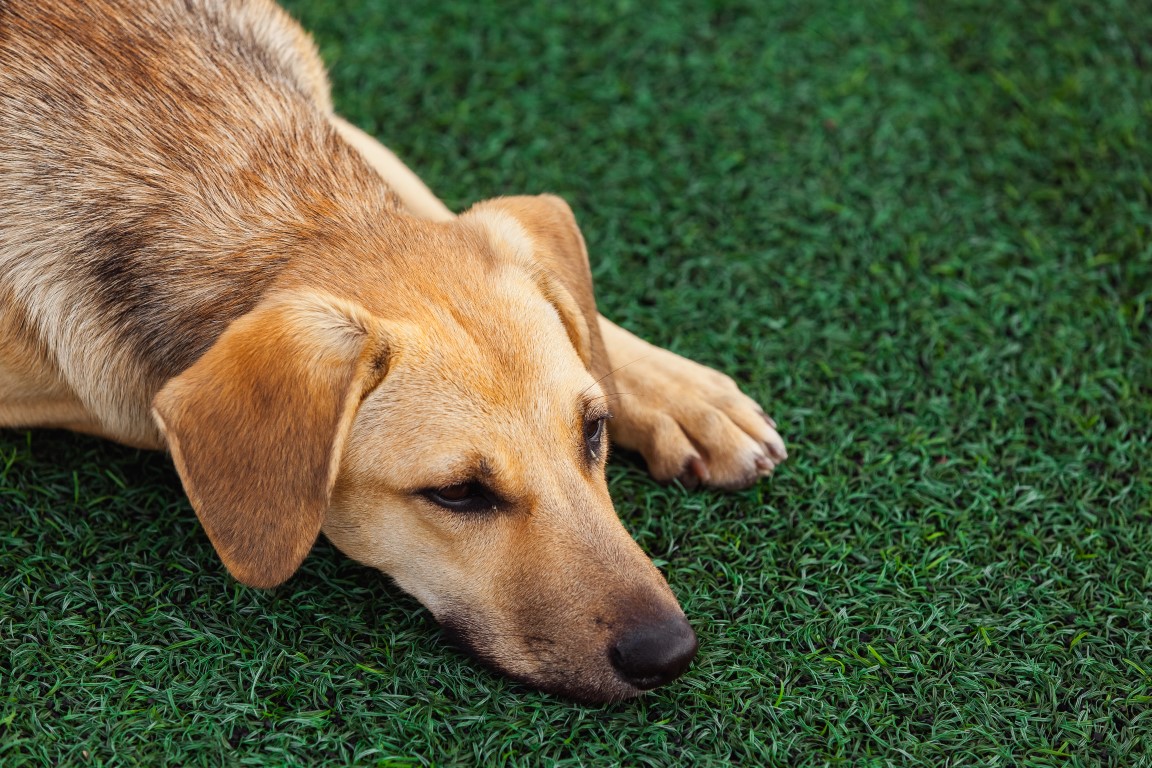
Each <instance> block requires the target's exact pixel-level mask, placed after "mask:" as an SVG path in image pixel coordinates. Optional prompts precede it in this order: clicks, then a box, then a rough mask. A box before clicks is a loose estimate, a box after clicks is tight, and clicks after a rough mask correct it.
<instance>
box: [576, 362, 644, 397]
mask: <svg viewBox="0 0 1152 768" xmlns="http://www.w3.org/2000/svg"><path fill="white" fill-rule="evenodd" d="M648 357H649V355H644V356H642V357H638V358H636V359H635V360H631V361H629V362H627V363H624V365H620V366H617V367H616V368H613V369H612V370H610V371H608V373H606V374H604V375H603V376H601V377H600V378H598V379H596V381H594V382H592V383H591V384H589V385H588V386H586V387H584V390H583V391H582V392H581V393H580V394H581V395H583V394H584V393H585V392H587V391H588V390H590V389H592V387H594V386H596V385H597V384H599V383H600V382H602V381H604V379H606V378H608V377H609V376H611V375H612V374H614V373H616V372H618V371H622V370H624V369H625V368H627V367H628V366H630V365H633V364H635V363H638V362H640V361H641V360H644V359H646V358H648Z"/></svg>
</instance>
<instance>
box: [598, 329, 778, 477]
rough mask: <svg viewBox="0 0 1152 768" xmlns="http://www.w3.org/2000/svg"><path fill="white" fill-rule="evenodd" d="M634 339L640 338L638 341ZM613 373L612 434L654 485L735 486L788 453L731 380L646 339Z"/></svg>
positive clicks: (771, 426) (772, 426)
mask: <svg viewBox="0 0 1152 768" xmlns="http://www.w3.org/2000/svg"><path fill="white" fill-rule="evenodd" d="M635 341H639V339H636V340H635ZM640 343H641V344H643V345H644V347H646V349H643V350H641V349H639V348H637V347H636V346H632V345H631V344H630V345H629V346H630V347H632V348H631V349H630V350H629V352H630V353H633V354H636V353H640V354H638V355H637V356H636V357H635V359H633V360H631V361H626V362H624V363H623V364H622V365H620V367H619V368H618V369H617V370H616V372H615V373H614V374H613V378H614V380H615V382H616V388H617V390H618V391H619V392H620V396H619V398H617V403H618V404H617V405H616V407H615V410H616V411H617V413H616V418H615V419H614V420H613V422H612V425H611V429H612V434H613V438H614V439H615V441H616V442H617V443H618V444H620V445H622V446H623V447H625V448H630V449H632V450H636V451H639V452H640V453H641V454H642V455H643V456H644V458H645V460H646V461H647V462H648V470H649V472H651V473H652V476H653V477H655V478H656V479H657V480H661V481H664V482H670V481H672V480H675V479H678V480H680V481H681V482H682V483H684V484H685V485H686V486H689V487H695V486H697V485H700V484H703V485H706V486H712V487H715V488H724V489H738V488H746V487H748V486H750V485H752V484H754V483H755V482H756V481H757V480H759V479H760V478H761V477H764V476H765V475H769V474H771V473H772V471H773V470H774V469H776V467H777V465H779V464H780V463H781V462H782V461H784V459H786V458H788V452H787V450H786V449H785V447H784V441H783V440H782V439H781V438H780V435H779V433H777V431H776V423H775V422H774V421H772V419H771V418H770V417H769V416H767V415H766V414H765V413H764V411H763V409H761V407H760V406H759V405H758V404H757V403H756V401H754V400H752V398H750V397H748V396H747V395H745V394H744V393H743V392H741V391H740V388H739V387H737V386H736V383H735V382H733V381H732V379H730V378H729V377H727V376H725V375H724V374H722V373H719V372H718V371H714V370H712V369H711V368H707V367H705V366H703V365H700V364H699V363H694V362H692V361H691V360H688V359H686V358H683V357H680V356H679V355H677V354H674V353H672V352H669V351H667V350H665V349H660V348H659V347H655V346H653V345H651V344H647V343H646V342H640Z"/></svg>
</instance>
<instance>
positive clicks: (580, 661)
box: [438, 609, 698, 704]
mask: <svg viewBox="0 0 1152 768" xmlns="http://www.w3.org/2000/svg"><path fill="white" fill-rule="evenodd" d="M438 620H439V622H440V624H441V626H442V628H443V631H444V636H445V638H446V639H447V640H448V641H449V643H451V644H452V645H454V646H456V647H457V648H459V649H460V650H462V651H464V652H465V653H467V654H468V655H470V656H472V657H473V658H475V659H476V660H477V661H479V662H481V663H482V664H484V665H485V666H487V667H489V668H490V669H492V670H494V671H496V672H498V673H500V674H502V675H505V676H507V677H510V678H512V679H513V680H516V681H518V682H520V683H524V684H525V685H528V686H530V687H532V688H535V689H537V690H541V691H544V692H545V693H551V694H555V695H558V696H562V697H564V698H568V699H573V700H576V701H579V702H583V703H586V704H605V703H609V702H613V701H620V700H622V699H629V698H633V697H635V696H638V695H640V694H641V693H643V692H644V691H649V690H652V689H653V688H658V687H660V686H662V685H666V684H668V683H670V682H672V681H673V680H675V679H676V678H678V677H680V676H681V675H682V674H684V672H685V671H687V669H688V667H689V666H690V664H691V662H692V659H693V658H694V657H695V656H696V651H697V648H698V641H697V639H696V633H695V632H694V631H693V630H692V627H691V626H690V625H689V624H688V622H687V620H686V619H685V618H684V616H683V615H682V614H678V613H677V614H672V615H666V616H664V617H661V618H659V619H657V620H656V621H634V622H629V623H628V624H626V625H625V626H624V628H623V629H616V630H615V631H612V632H603V631H595V630H596V629H597V628H598V627H596V625H595V623H594V622H589V623H590V624H592V625H593V631H592V632H587V631H581V628H579V627H577V628H573V631H572V632H570V633H564V634H563V635H562V636H561V637H563V638H564V639H558V638H556V637H551V636H544V635H541V634H538V633H537V630H533V632H529V633H503V632H500V633H497V632H493V631H491V630H489V629H487V628H486V627H485V624H486V622H482V621H478V620H477V619H476V618H475V617H474V615H472V614H469V613H467V612H466V611H463V610H460V609H454V610H451V611H448V612H446V613H444V614H443V615H442V616H440V617H439V618H438ZM589 635H591V637H589Z"/></svg>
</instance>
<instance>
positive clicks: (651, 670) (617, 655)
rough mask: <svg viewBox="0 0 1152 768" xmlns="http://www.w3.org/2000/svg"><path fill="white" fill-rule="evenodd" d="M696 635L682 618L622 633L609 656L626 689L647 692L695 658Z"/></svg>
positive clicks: (662, 621) (669, 679) (642, 626)
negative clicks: (628, 687)
mask: <svg viewBox="0 0 1152 768" xmlns="http://www.w3.org/2000/svg"><path fill="white" fill-rule="evenodd" d="M697 647H698V643H697V641H696V633H695V632H693V631H692V627H691V626H689V624H688V621H687V620H686V619H685V618H684V617H683V616H675V617H673V618H668V619H662V620H659V621H655V622H649V623H645V624H641V625H638V626H633V627H629V628H627V629H625V630H624V631H623V632H621V633H620V635H619V636H618V637H617V638H616V642H615V643H614V644H613V646H612V649H611V651H609V656H610V657H611V659H612V666H613V667H615V668H616V671H617V672H618V673H619V674H620V676H621V677H622V678H624V680H625V681H626V682H628V683H629V684H630V685H633V686H635V687H637V688H640V689H641V690H648V689H649V688H655V687H657V686H659V685H664V684H665V683H668V682H671V681H672V680H675V679H676V678H677V677H679V676H680V675H682V674H684V671H685V670H686V669H688V665H689V664H690V663H691V661H692V659H693V658H694V657H695V656H696V648H697Z"/></svg>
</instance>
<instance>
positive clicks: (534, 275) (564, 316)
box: [0, 0, 784, 700]
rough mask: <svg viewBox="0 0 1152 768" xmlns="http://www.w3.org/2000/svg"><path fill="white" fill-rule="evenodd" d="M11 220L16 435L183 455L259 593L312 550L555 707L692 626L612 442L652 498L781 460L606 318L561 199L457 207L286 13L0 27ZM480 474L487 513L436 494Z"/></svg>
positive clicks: (602, 693) (14, 21) (215, 537)
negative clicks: (363, 572)
mask: <svg viewBox="0 0 1152 768" xmlns="http://www.w3.org/2000/svg"><path fill="white" fill-rule="evenodd" d="M0 210H2V211H3V214H2V215H0V427H3V426H7V427H37V426H51V427H65V428H69V429H75V430H79V431H84V432H90V433H93V434H98V435H103V436H105V437H108V438H110V439H113V440H118V441H120V442H124V443H127V444H130V445H136V446H141V447H147V448H156V449H167V450H169V451H170V452H171V454H172V456H173V460H174V462H175V464H176V468H177V470H178V472H179V474H180V477H181V480H182V482H183V484H184V487H185V489H186V491H187V493H188V496H189V499H190V500H191V502H192V505H193V507H194V508H195V510H196V513H197V515H198V516H199V517H200V519H201V521H202V522H203V525H204V528H205V530H206V531H207V533H208V536H209V538H210V540H211V541H212V544H213V546H214V547H215V548H216V550H217V551H218V552H219V554H220V556H221V558H222V559H223V561H224V563H225V565H226V566H227V567H228V569H229V570H230V571H231V572H232V573H233V574H234V575H235V576H236V577H237V578H238V579H240V580H242V581H244V582H245V583H248V584H252V585H256V586H273V585H276V584H279V583H280V582H282V581H284V580H285V579H287V578H288V577H289V576H290V575H291V574H292V572H293V571H294V570H295V569H296V568H297V566H298V565H299V563H300V562H301V560H302V559H303V558H304V557H305V556H306V555H307V552H308V550H309V549H310V547H311V545H312V543H313V541H314V540H315V538H316V536H317V533H318V531H319V530H321V529H322V530H323V531H324V533H325V534H326V535H327V536H328V537H329V538H330V539H331V540H332V541H333V542H334V543H335V544H336V545H337V546H339V547H340V548H341V549H342V550H343V551H344V552H346V553H348V554H349V555H350V556H352V557H354V558H356V559H357V560H360V561H361V562H364V563H367V564H369V565H372V566H375V567H377V568H380V569H381V570H383V571H384V572H386V573H388V574H390V575H391V576H392V577H393V578H394V579H395V580H396V581H397V582H398V583H399V584H400V585H401V586H402V587H403V588H404V589H406V590H408V591H409V592H411V593H412V594H414V595H415V596H416V597H418V598H419V599H420V600H421V601H422V602H423V603H424V604H425V605H427V606H428V608H429V609H430V610H431V611H432V612H433V614H434V615H436V617H437V618H438V619H440V620H441V621H443V622H444V623H445V624H446V626H448V627H449V628H450V629H452V630H453V631H455V632H456V633H457V634H458V635H459V636H460V637H461V639H462V642H464V643H465V644H466V645H468V646H469V647H471V648H472V649H473V650H474V651H475V652H476V653H477V654H478V655H479V656H480V657H481V658H483V659H485V660H487V661H488V662H490V663H491V664H493V665H494V666H496V667H498V668H499V669H502V670H503V671H505V672H507V673H508V674H511V675H513V676H515V677H517V678H519V679H522V680H525V681H527V682H529V683H531V684H533V685H537V686H539V687H543V688H546V689H549V690H555V691H558V692H562V693H565V694H567V695H571V696H577V697H581V698H586V699H590V700H608V699H614V698H620V697H624V696H630V695H634V694H636V693H637V692H638V687H637V686H638V685H641V684H640V683H638V682H637V683H635V684H634V683H633V682H630V681H629V680H625V679H623V678H621V677H620V675H619V674H617V672H616V671H614V668H613V664H612V663H610V661H609V656H610V653H609V651H610V650H611V649H613V648H614V647H615V646H614V645H613V643H617V642H619V638H620V637H621V632H623V631H625V630H627V629H628V628H629V627H635V626H641V625H644V626H647V625H656V624H659V622H661V621H665V620H666V619H668V617H673V618H674V619H675V620H676V621H681V622H682V614H681V612H680V609H679V606H678V605H677V604H676V600H675V598H674V597H673V595H672V593H671V591H670V590H669V588H668V586H667V584H666V583H665V581H664V579H663V577H662V576H661V575H660V573H659V572H658V571H657V570H656V569H655V568H654V567H653V566H652V564H651V562H650V561H649V560H648V559H647V557H645V556H644V554H643V553H642V552H641V551H640V549H639V547H638V546H637V545H636V544H635V542H633V541H632V539H631V538H630V537H629V536H628V534H627V532H626V531H625V529H624V527H623V526H622V525H621V524H620V521H619V520H618V518H617V517H616V514H615V512H614V511H613V508H612V503H611V499H610V498H609V496H608V490H607V486H606V484H605V481H604V471H603V467H604V460H605V454H606V451H607V445H606V444H600V443H590V442H589V441H588V438H587V435H588V434H589V430H590V429H591V428H592V427H594V426H595V424H596V422H597V420H598V419H600V418H602V417H604V416H607V415H609V412H610V411H612V412H614V414H615V417H616V418H615V421H614V423H613V432H614V435H615V437H616V439H617V440H618V441H619V443H620V444H622V445H624V446H625V447H630V448H634V449H637V450H640V451H642V452H643V453H644V455H645V457H646V459H647V460H648V462H649V465H650V467H651V468H652V470H653V473H654V474H655V475H656V476H657V477H659V478H661V479H671V478H673V477H682V478H683V479H686V480H689V479H696V480H703V481H705V482H709V483H712V484H714V485H718V486H723V487H737V486H742V485H747V484H749V483H751V482H754V481H755V480H756V479H757V478H758V477H759V476H761V475H763V474H766V473H768V472H770V471H771V470H772V469H773V468H774V467H775V465H776V463H778V462H779V461H780V460H782V459H783V458H784V447H783V443H782V442H781V441H780V438H779V436H778V435H777V434H776V432H775V430H774V428H773V425H771V424H770V423H769V422H768V421H767V420H766V417H764V416H763V415H762V413H761V412H760V410H759V407H758V406H756V404H755V403H754V402H752V401H751V400H749V399H748V398H746V397H745V396H744V395H742V394H740V393H739V391H738V390H737V389H736V387H735V385H734V384H732V382H731V380H730V379H727V377H724V376H722V375H721V374H717V373H715V372H713V371H709V370H708V369H706V368H703V367H702V366H698V365H696V364H695V363H691V362H690V361H687V360H684V359H683V358H679V357H677V356H675V355H672V354H671V353H669V352H665V351H664V350H659V349H658V348H655V347H652V346H651V345H648V344H646V343H645V342H643V341H640V340H639V339H637V338H635V337H634V336H632V335H631V334H629V333H627V332H626V331H624V330H622V329H620V328H619V327H617V326H615V325H613V324H611V323H609V322H608V321H607V320H605V319H604V318H602V317H600V316H599V315H598V313H597V311H596V304H595V297H594V295H593V290H592V283H591V274H590V271H589V266H588V254H587V251H586V249H585V245H584V240H583V238H582V236H581V234H580V230H579V228H578V226H577V225H576V220H575V217H574V216H573V214H572V211H571V210H570V209H569V208H568V206H567V204H565V203H564V202H563V201H561V200H559V199H558V198H554V197H549V196H542V197H521V198H515V197H514V198H497V199H495V200H490V201H487V202H484V203H480V204H478V205H476V206H474V207H473V208H472V209H471V210H470V211H468V212H465V213H464V214H462V215H460V216H454V215H453V214H452V213H451V212H450V211H449V210H448V209H447V208H446V207H445V206H444V205H443V203H441V202H440V201H439V200H437V199H436V198H435V196H434V195H432V193H431V191H429V190H428V188H427V187H426V186H425V185H424V184H423V182H421V181H420V180H419V178H418V177H416V176H415V174H413V173H412V172H411V171H410V170H408V169H407V168H406V167H405V166H404V165H403V164H402V163H401V162H400V161H399V160H398V159H397V158H396V157H395V155H393V154H392V153H391V152H389V151H388V150H387V149H385V148H384V147H382V146H380V145H379V144H377V143H376V142H375V140H374V139H372V138H371V137H369V136H368V135H367V134H364V133H363V132H362V131H360V130H359V129H356V128H355V127H353V126H350V125H349V124H347V123H345V122H344V121H342V120H340V119H339V118H337V117H336V116H335V115H333V114H332V109H331V103H330V99H329V96H328V89H327V84H326V82H325V79H324V76H323V67H322V66H321V64H320V62H319V59H318V58H317V56H316V52H315V48H314V46H313V45H312V43H311V41H310V40H309V39H308V37H307V35H306V34H305V33H304V32H303V31H302V30H300V29H299V27H298V26H296V25H295V24H294V23H292V22H291V20H290V19H288V17H287V16H286V15H285V14H284V13H283V12H282V11H280V10H279V9H278V8H276V7H275V6H274V5H273V4H272V3H271V2H268V0H248V2H225V0H188V2H177V0H132V1H130V2H117V3H113V2H111V0H94V1H90V2H85V3H75V2H70V0H41V1H40V2H31V1H27V2H7V3H0ZM617 385H619V386H620V392H621V393H627V395H626V396H625V395H623V394H622V395H621V396H619V397H616V396H615V395H616V393H617V389H616V388H617ZM466 483H470V484H473V485H470V486H469V487H477V486H476V485H475V484H478V483H480V484H483V486H484V487H485V489H486V490H485V493H488V492H489V491H490V493H491V498H492V499H493V506H494V508H493V509H490V510H489V509H484V510H476V511H472V512H469V513H461V512H457V511H451V510H449V509H446V508H445V507H444V506H443V504H442V503H441V502H437V501H435V500H434V499H435V498H437V497H436V495H435V492H437V491H438V489H440V490H442V489H445V488H448V487H450V486H457V485H460V484H466ZM483 498H489V496H488V495H486V496H484V497H483ZM692 642H693V644H692V647H691V649H690V650H692V651H694V647H695V646H694V640H693V641H692ZM685 663H686V662H685ZM676 673H677V674H678V672H676Z"/></svg>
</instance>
